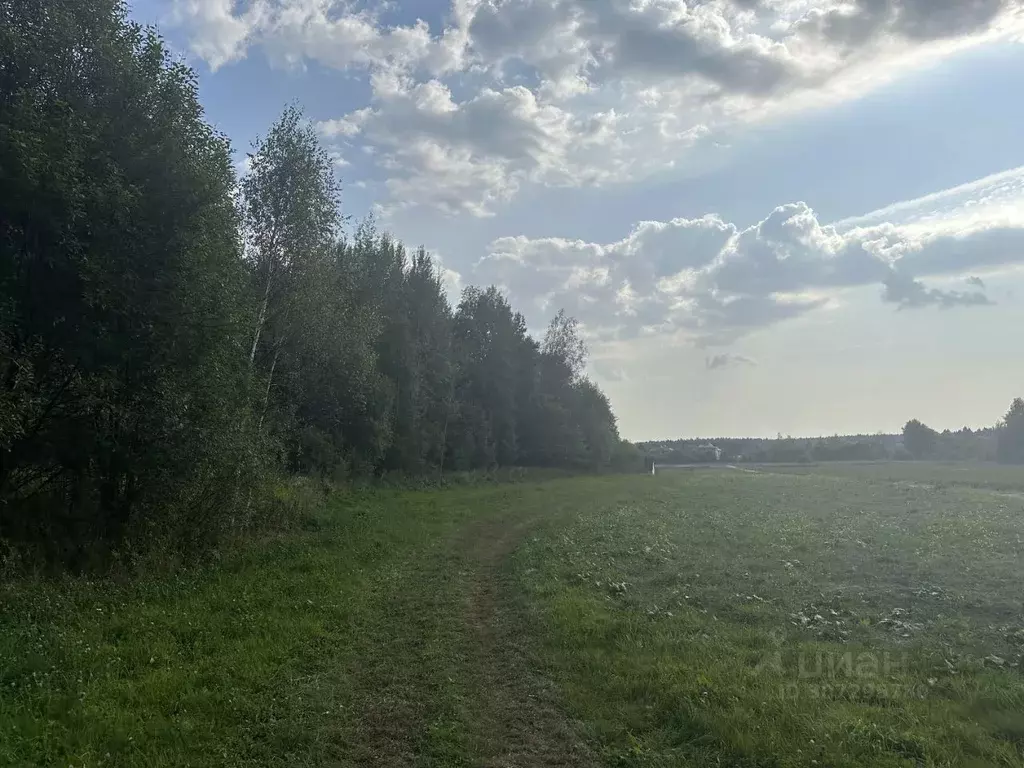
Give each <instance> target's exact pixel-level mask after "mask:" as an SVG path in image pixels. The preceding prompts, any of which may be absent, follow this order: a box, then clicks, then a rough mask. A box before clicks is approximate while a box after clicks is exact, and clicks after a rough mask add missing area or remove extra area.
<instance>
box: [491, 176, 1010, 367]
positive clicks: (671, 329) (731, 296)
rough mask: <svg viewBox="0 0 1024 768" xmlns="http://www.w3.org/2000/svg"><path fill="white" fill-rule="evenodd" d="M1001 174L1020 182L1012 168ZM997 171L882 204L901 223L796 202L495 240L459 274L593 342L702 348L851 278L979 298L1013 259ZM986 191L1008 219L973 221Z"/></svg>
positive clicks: (1003, 179) (888, 291)
mask: <svg viewBox="0 0 1024 768" xmlns="http://www.w3.org/2000/svg"><path fill="white" fill-rule="evenodd" d="M1013 175H1014V176H1015V177H1020V178H1024V169H1021V170H1018V171H1016V172H1013ZM1008 177H1009V176H1008V174H1000V175H999V176H997V177H992V179H993V180H992V182H991V184H990V186H989V187H986V186H985V185H984V184H981V183H978V184H975V185H973V186H972V189H973V191H974V193H975V201H974V204H971V203H970V202H969V201H965V200H964V199H963V193H962V190H960V189H958V190H952V191H951V192H950V194H948V195H945V196H942V195H938V196H929V197H928V198H922V199H921V200H920V201H910V202H908V203H903V204H900V206H898V207H894V208H893V209H890V211H889V212H890V213H893V212H894V211H897V212H901V213H902V218H901V217H900V216H897V215H892V216H890V217H889V219H890V220H880V219H881V218H884V215H883V214H869V215H868V216H865V217H861V218H860V219H858V220H849V221H848V222H840V223H837V224H824V223H822V222H820V221H819V220H818V217H817V215H816V214H815V212H814V210H813V209H812V208H811V207H810V206H808V205H807V204H806V203H802V202H798V203H791V204H787V205H782V206H779V207H777V208H776V209H775V210H773V211H772V212H771V213H769V214H768V215H767V216H766V217H765V218H764V219H763V220H761V221H759V222H758V223H756V224H754V225H753V226H750V227H747V228H741V227H739V226H737V225H736V224H734V223H731V222H727V221H724V220H723V219H722V218H721V217H719V216H716V215H708V216H704V217H702V218H697V219H686V218H678V219H672V220H670V221H644V222H640V223H638V224H637V225H636V226H635V227H634V228H633V231H632V232H630V233H629V235H627V236H626V237H625V238H623V239H621V240H618V241H615V242H610V243H594V242H586V241H582V240H567V239H562V238H537V239H530V238H526V237H502V238H498V239H497V240H495V241H494V242H493V243H492V244H491V246H490V248H489V249H488V251H489V252H488V254H487V255H486V256H485V257H484V258H482V259H481V260H480V261H479V262H478V263H477V265H476V266H475V270H474V273H473V276H472V277H473V279H474V280H475V281H477V282H484V283H494V284H497V285H499V286H502V287H503V288H505V289H506V290H507V291H508V292H509V293H510V294H511V296H512V297H513V299H514V300H515V301H516V302H517V303H520V304H522V305H524V306H527V307H532V308H534V309H535V311H538V312H541V313H548V314H550V313H551V312H552V311H554V310H556V309H557V308H559V307H565V308H566V309H567V311H569V312H570V313H572V314H575V315H576V316H577V317H578V318H579V319H580V320H581V322H583V323H584V324H585V326H586V328H587V330H588V332H589V333H590V334H591V335H593V336H594V337H597V338H603V339H629V338H635V337H637V336H641V335H650V334H679V335H683V336H685V337H688V338H690V339H692V340H693V341H695V342H696V343H698V344H700V345H705V346H709V345H718V344H727V343H730V342H731V341H734V340H735V339H737V338H739V337H741V336H743V335H745V334H747V333H750V332H753V331H756V330H759V329H763V328H766V327H768V326H771V325H773V324H776V323H779V322H782V321H783V320H787V319H791V318H795V317H799V316H801V315H804V314H806V313H809V312H811V311H814V310H818V309H822V308H825V307H827V306H830V305H831V304H833V303H834V302H835V301H837V300H840V299H841V296H842V293H843V291H845V290H847V289H852V288H860V287H864V286H877V287H878V288H879V297H880V299H881V301H882V302H885V303H888V304H891V305H893V306H895V307H896V308H898V309H902V310H909V309H919V308H923V307H938V308H941V309H952V308H955V307H980V306H986V305H990V304H992V303H993V301H992V300H991V299H990V298H989V296H988V294H987V293H986V283H985V281H984V280H982V279H981V278H980V277H979V276H978V275H977V273H978V272H979V271H985V272H987V273H998V272H999V271H1001V270H1005V269H1011V268H1016V267H1019V266H1021V265H1022V264H1024V187H1021V188H1020V189H1019V190H1018V191H1019V195H1018V198H1017V204H1016V206H1013V205H1012V204H1011V197H1010V196H1009V195H1008V193H1006V190H1007V189H1008V187H1007V186H1006V183H1007V178H1008ZM997 196H999V200H998V204H997V205H996V206H995V208H994V209H993V210H1002V209H1003V208H1004V207H1007V206H1009V207H1015V209H1016V210H1017V211H1018V215H1017V216H1016V218H1013V217H1010V218H1006V217H1002V216H993V217H992V218H990V219H986V218H984V217H980V216H979V215H977V213H976V212H977V211H978V210H980V209H982V208H983V206H984V203H983V201H986V200H989V201H991V200H993V199H994V198H995V197H997ZM942 205H945V206H946V208H945V210H943V209H942V207H941V206H942ZM965 211H966V212H967V213H965ZM922 220H928V221H930V222H932V225H931V226H928V227H924V226H921V221H922ZM850 222H871V223H868V224H860V223H857V224H855V225H852V224H851V223H850ZM950 281H956V286H955V287H952V288H951V287H948V286H947V285H946V284H947V283H949V282H950ZM936 284H938V285H936ZM711 359H714V358H711ZM709 367H711V366H709ZM716 367H717V366H716Z"/></svg>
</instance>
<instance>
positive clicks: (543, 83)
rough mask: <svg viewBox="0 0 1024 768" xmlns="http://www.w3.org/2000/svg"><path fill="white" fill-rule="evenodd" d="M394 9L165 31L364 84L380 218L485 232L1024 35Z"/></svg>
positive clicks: (927, 27)
mask: <svg viewBox="0 0 1024 768" xmlns="http://www.w3.org/2000/svg"><path fill="white" fill-rule="evenodd" d="M383 7H384V3H381V4H380V7H375V6H374V5H373V4H372V3H370V4H369V5H367V4H365V3H359V4H356V3H355V2H349V0H248V2H234V1H233V0H202V2H200V0H174V5H173V12H172V14H171V19H172V21H173V22H174V23H176V24H178V25H179V26H180V27H182V28H184V29H185V31H186V33H187V34H188V36H189V43H190V47H191V50H192V52H193V53H194V54H195V55H196V56H198V57H200V58H202V59H204V60H205V61H207V62H208V63H209V64H210V66H212V67H215V68H216V67H219V66H223V65H225V64H227V63H230V62H232V61H235V60H238V59H240V58H242V57H244V56H246V55H248V53H249V52H250V51H252V50H260V51H261V52H262V53H263V55H265V56H267V57H268V58H269V59H270V60H271V61H272V62H276V63H278V64H281V65H285V66H290V67H302V66H303V65H304V64H305V62H307V61H317V62H319V63H320V64H322V65H325V66H327V67H332V68H335V69H338V70H356V71H358V72H360V73H365V74H366V75H367V76H368V77H369V78H370V81H371V85H372V89H373V98H372V101H371V103H370V105H369V106H367V107H366V108H364V109H360V110H356V111H354V112H352V113H351V114H348V115H343V116H340V117H338V118H336V119H334V120H331V121H325V123H323V125H322V128H323V131H324V133H325V135H328V136H332V137H333V138H334V139H335V140H337V141H339V142H345V143H350V144H359V145H361V146H362V148H363V149H365V150H366V151H367V152H369V153H372V156H373V157H374V158H375V159H376V162H377V164H378V168H379V170H380V171H381V172H382V173H383V174H385V175H387V176H388V178H389V181H388V182H387V185H386V188H387V189H388V191H389V194H390V195H391V200H390V201H388V202H387V203H386V207H395V206H405V205H426V206H434V207H437V208H440V209H441V210H444V211H447V212H450V213H455V212H467V213H470V214H474V215H488V214H490V213H492V212H493V211H494V210H495V209H496V207H498V205H499V204H500V203H502V202H503V201H506V200H508V199H509V198H511V197H512V196H513V195H515V194H516V193H517V192H518V191H519V190H520V189H521V188H522V187H523V185H524V184H527V183H536V184H544V185H555V186H559V185H569V186H583V185H593V184H608V183H614V182H622V181H628V180H634V179H637V178H641V177H643V176H645V175H648V174H650V173H653V172H656V171H659V170H663V169H664V168H666V167H673V166H674V165H675V164H676V163H678V162H681V161H684V160H685V157H686V150H687V149H689V148H691V147H693V146H694V145H695V144H697V143H698V142H699V141H700V140H701V139H702V138H704V137H707V136H710V137H713V136H714V135H715V134H716V132H717V131H719V130H721V129H724V128H727V127H729V126H731V125H735V124H736V123H738V122H739V123H742V122H747V121H751V120H758V119H764V118H766V117H769V116H772V115H778V114H779V113H780V112H783V111H791V110H794V109H803V108H807V107H814V106H820V105H822V104H824V103H828V102H830V101H835V100H838V99H843V98H847V97H849V96H851V95H853V94H856V93H860V92H863V91H865V90H868V89H870V88H873V87H877V86H878V84H879V83H881V82H884V81H885V80H887V79H891V78H892V77H895V76H897V75H899V74H900V73H902V72H905V71H907V70H908V69H912V68H915V67H919V66H922V65H923V64H925V63H927V62H929V61H933V60H935V59H936V58H939V57H942V56H946V55H949V53H951V52H952V51H955V50H959V49H961V48H963V47H965V46H970V45H977V44H979V43H981V42H984V41H986V40H990V39H993V38H995V37H999V36H1004V35H1010V34H1012V33H1014V32H1015V31H1019V30H1020V29H1022V24H1024V22H1022V20H1021V15H1020V12H1021V0H970V2H965V1H964V0H825V1H824V2H811V1H810V0H706V1H705V2H683V0H451V4H450V6H449V9H448V14H447V19H446V22H445V25H444V27H443V28H435V29H431V28H430V26H429V25H428V24H427V23H426V22H423V21H419V20H417V21H413V22H410V23H406V24H402V25H395V26H386V25H385V24H384V23H382V21H381V16H382V13H383V11H382V10H381V9H382V8H383ZM456 82H457V83H458V85H459V91H458V93H459V94H460V95H459V97H458V98H453V97H452V95H451V91H450V89H451V88H452V87H453V86H454V84H455V83H456ZM405 135H409V136H413V137H415V138H413V139H412V140H410V141H403V140H402V137H403V136H405Z"/></svg>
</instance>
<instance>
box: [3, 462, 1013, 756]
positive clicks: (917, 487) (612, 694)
mask: <svg viewBox="0 0 1024 768" xmlns="http://www.w3.org/2000/svg"><path fill="white" fill-rule="evenodd" d="M908 468H909V469H908ZM805 471H806V470H805ZM860 471H861V470H855V471H848V469H847V468H844V467H838V468H837V467H820V468H812V471H811V472H810V473H807V474H781V473H779V474H774V473H773V474H751V473H744V472H738V471H728V470H713V471H696V472H679V473H670V472H666V473H663V474H661V475H659V476H658V477H655V478H651V477H646V476H633V477H602V478H578V479H560V480H553V481H550V482H545V483H520V484H516V485H502V486H490V487H472V488H470V487H467V488H453V489H448V490H444V491H402V492H399V491H385V492H377V493H366V494H357V495H354V496H350V497H347V498H340V497H339V498H337V499H335V500H334V501H333V502H332V503H331V504H330V505H328V508H326V509H325V510H323V512H322V513H321V515H320V517H319V526H318V527H317V528H316V529H314V530H308V531H305V532H302V533H295V534H289V535H287V536H281V537H277V538H270V539H267V540H264V541H260V542H252V543H251V544H250V545H248V546H246V547H245V548H240V549H238V550H235V551H232V552H230V553H228V554H225V556H224V557H223V558H222V559H221V561H220V562H217V563H215V564H213V565H210V566H208V567H205V568H202V569H197V570H194V571H191V572H187V573H184V574H180V575H178V576H174V577H166V576H152V577H149V578H143V579H141V580H140V581H137V582H135V583H132V584H118V583H116V582H114V581H110V580H105V581H85V580H80V579H65V580H62V581H59V582H54V581H49V582H42V581H20V582H11V583H7V584H5V585H4V586H3V588H2V589H0V765H3V766H8V765H11V766H48V765H55V766H69V765H72V766H76V767H77V766H100V765H103V766H136V765H146V766H186V765H191V766H214V765H218V766H219V765H247V766H251V765H280V766H286V765H287V766H307V765H308V766H313V765H316V766H320V765H341V766H354V765H422V766H472V765H524V766H526V765H549V764H550V765H553V764H562V765H587V764H594V763H597V764H604V765H609V766H679V765H698V766H699V765H709V766H710V765H745V766H875V765H879V766H917V765H926V766H928V765H935V766H939V765H1024V752H1022V750H1024V681H1022V679H1021V672H1020V667H1019V666H1018V665H1019V664H1020V663H1021V660H1022V654H1024V615H1022V605H1021V597H1020V588H1019V585H1020V575H1021V573H1022V572H1024V568H1022V566H1024V548H1022V547H1024V545H1022V539H1021V536H1022V535H1024V499H1020V498H1018V497H1016V496H1014V495H1012V494H1009V495H1008V494H1007V493H1005V492H1003V491H1002V490H999V491H993V490H986V489H984V488H982V487H980V486H982V485H984V484H985V482H986V481H988V482H989V483H991V479H990V478H989V477H988V476H976V477H974V479H973V481H972V482H970V483H967V484H963V485H962V484H959V483H958V484H945V485H943V486H936V484H935V483H932V482H928V481H926V480H924V479H923V478H924V477H925V475H923V474H911V473H915V472H916V473H921V472H925V471H929V472H934V473H936V474H950V473H949V471H948V467H942V468H939V467H932V468H930V469H929V468H927V467H925V465H899V466H894V465H888V466H887V467H886V468H884V469H876V470H875V472H876V473H878V474H873V475H870V476H862V475H860V474H858V472H860ZM972 471H975V470H970V471H969V470H963V473H964V477H966V476H968V475H970V474H971V472H972ZM1000 482H1009V481H1008V480H1006V479H1005V478H1003V479H1001V480H1000ZM965 485H978V486H979V487H963V486H965ZM997 487H998V488H1000V489H1004V488H1005V487H1006V486H997Z"/></svg>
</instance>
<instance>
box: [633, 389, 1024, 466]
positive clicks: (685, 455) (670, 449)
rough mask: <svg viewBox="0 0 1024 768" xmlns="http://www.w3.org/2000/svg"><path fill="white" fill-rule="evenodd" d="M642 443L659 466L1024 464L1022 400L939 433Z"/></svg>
mask: <svg viewBox="0 0 1024 768" xmlns="http://www.w3.org/2000/svg"><path fill="white" fill-rule="evenodd" d="M638 446H639V447H640V449H641V450H643V451H644V453H645V454H646V455H647V456H648V457H650V458H651V459H653V460H654V461H655V462H657V463H659V464H706V463H712V462H717V461H728V462H733V463H739V462H765V463H772V462H774V463H807V462H818V461H914V460H919V461H923V460H930V461H1000V462H1003V463H1007V464H1024V399H1021V398H1017V399H1016V400H1014V401H1013V403H1012V404H1011V405H1010V409H1009V411H1007V413H1006V416H1005V418H1004V419H1003V420H1002V421H1000V422H999V423H998V424H997V425H995V426H993V427H989V428H986V429H976V430H975V429H971V428H970V427H964V428H963V429H958V430H956V431H952V430H949V429H946V430H943V431H942V432H939V431H937V430H934V429H932V428H931V427H929V426H927V425H926V424H923V423H921V422H920V421H918V420H917V419H911V420H910V421H908V422H907V423H906V425H904V427H903V430H902V432H900V433H899V434H893V435H885V434H878V435H844V436H841V435H835V436H833V437H799V438H794V437H783V436H782V435H780V436H779V437H777V438H775V439H769V438H732V437H719V438H698V439H687V440H659V441H651V442H645V443H639V444H638Z"/></svg>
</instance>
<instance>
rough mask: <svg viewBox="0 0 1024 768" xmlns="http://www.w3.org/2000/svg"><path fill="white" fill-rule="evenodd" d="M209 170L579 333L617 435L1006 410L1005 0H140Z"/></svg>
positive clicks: (1016, 127) (1010, 15) (1013, 132)
mask: <svg viewBox="0 0 1024 768" xmlns="http://www.w3.org/2000/svg"><path fill="white" fill-rule="evenodd" d="M132 13H133V15H134V16H135V17H136V18H138V19H139V20H141V21H144V22H147V23H155V24H157V25H158V26H159V27H160V29H161V31H162V32H163V33H164V35H165V37H166V38H167V39H168V41H169V44H170V45H171V47H172V48H173V49H174V50H175V51H176V52H178V53H179V54H180V55H181V56H183V57H184V58H186V59H187V60H188V61H189V63H191V64H192V65H193V66H194V67H195V68H196V69H197V71H198V72H199V74H200V88H201V97H202V100H203V103H204V105H205V107H206V110H207V115H208V117H209V119H210V120H211V121H212V122H213V123H214V124H215V125H216V126H217V127H218V128H220V129H221V130H222V131H224V132H225V133H226V134H228V135H229V136H230V137H231V138H232V141H233V143H234V145H235V147H236V150H237V151H238V152H239V157H240V158H241V157H242V153H243V152H244V150H245V149H246V148H247V147H248V145H249V144H250V142H251V141H252V140H253V138H254V137H256V136H257V135H258V134H259V133H260V132H262V131H264V130H265V129H266V127H267V126H268V125H269V123H270V122H271V121H272V120H273V119H274V118H275V117H276V116H277V115H278V114H279V113H280V111H281V108H282V107H283V105H284V104H285V103H287V102H289V101H296V102H298V103H300V104H301V105H302V106H303V108H304V109H305V111H306V113H307V115H308V116H309V118H310V119H311V120H312V121H313V122H314V123H315V124H316V125H317V127H318V129H319V130H320V132H321V134H322V136H323V140H324V142H325V144H326V145H328V146H329V147H330V148H331V150H332V151H333V152H334V153H336V156H337V158H338V173H339V176H340V177H341V179H342V181H343V184H344V187H345V193H344V205H345V209H346V212H347V213H349V214H351V215H353V216H354V217H356V218H359V217H361V216H363V215H365V214H366V213H367V212H369V211H371V210H372V211H374V212H375V215H377V216H378V218H379V220H380V222H381V223H382V225H384V226H386V227H387V228H389V229H391V230H393V231H394V232H395V233H396V234H397V235H398V236H400V237H402V238H403V239H405V240H406V241H407V242H409V243H410V244H413V245H419V244H423V245H425V246H426V247H427V248H428V249H430V250H431V251H433V252H434V253H436V254H437V255H438V256H439V258H440V260H441V262H442V263H443V266H444V268H445V270H446V275H447V278H448V280H449V283H450V286H451V289H452V291H453V295H455V292H457V290H458V289H459V287H460V286H463V285H467V284H473V283H492V282H493V283H496V284H498V285H500V286H502V287H503V288H504V289H505V290H506V291H507V292H508V293H509V294H510V296H511V298H512V300H513V302H514V303H515V304H516V306H517V307H519V308H521V309H522V310H523V311H524V312H525V313H526V315H527V318H528V320H529V321H530V323H531V325H533V326H535V327H543V325H544V324H545V323H546V320H547V318H548V317H550V316H551V315H553V314H555V312H556V311H557V310H558V308H559V307H562V306H564V307H566V308H567V309H568V310H569V311H570V312H572V313H574V314H576V315H577V316H578V317H579V318H580V320H581V321H582V322H583V324H584V328H585V330H586V333H587V337H588V342H589V346H590V348H591V364H590V373H591V375H592V376H593V377H594V378H595V379H596V380H597V381H598V382H599V383H600V384H601V385H602V386H603V387H604V388H605V390H606V391H607V392H608V393H609V395H610V396H611V397H612V401H613V405H614V407H615V409H616V412H617V413H618V414H619V417H620V427H621V429H622V431H623V433H624V435H625V436H627V437H629V438H632V439H650V438H668V437H675V436H689V435H740V434H769V435H773V434H775V433H776V432H782V433H790V434H832V433H834V432H849V431H853V432H860V431H865V432H872V431H876V430H896V429H898V428H899V427H900V426H901V424H902V423H903V422H904V421H906V420H907V419H909V418H911V417H917V418H922V419H924V420H926V421H928V422H929V423H932V424H933V425H934V426H937V427H940V428H942V427H947V426H948V427H958V426H962V425H964V424H969V425H972V426H978V425H986V424H991V423H993V422H994V421H995V420H996V419H997V418H999V416H1000V415H1001V413H1002V412H1003V411H1005V409H1006V407H1007V406H1008V404H1009V401H1010V399H1011V398H1012V397H1013V396H1016V395H1024V359H1021V358H1020V357H1019V356H1017V359H1013V356H1012V355H1007V354H1005V352H1004V350H1005V348H1006V346H1007V341H1008V335H1009V333H1011V332H1012V329H1014V328H1020V327H1021V321H1022V320H1024V311H1022V309H1021V305H1022V304H1024V301H1021V297H1024V275H1022V273H1021V272H1020V271H1019V270H1020V267H1021V262H1024V170H1017V169H1022V167H1024V141H1022V140H1021V135H1020V126H1021V125H1022V124H1024V120H1022V118H1024V101H1022V100H1021V99H1020V98H1019V93H1018V91H1019V83H1020V82H1022V81H1024V46H1022V45H1021V40H1022V39H1024V9H1022V7H1021V3H1020V2H1019V0H980V2H976V3H962V2H958V1H957V0H884V1H880V0H854V1H853V2H840V0H834V1H830V0H825V1H824V2H810V0H757V1H755V2H751V0H743V2H738V1H737V0H689V2H684V0H514V1H513V0H450V2H434V1H432V0H431V1H428V0H418V1H416V2H398V1H397V0H396V1H395V2H389V3H385V2H376V0H363V1H362V2H343V1H341V0H245V2H232V0H145V1H140V2H136V3H135V4H133V6H132Z"/></svg>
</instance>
